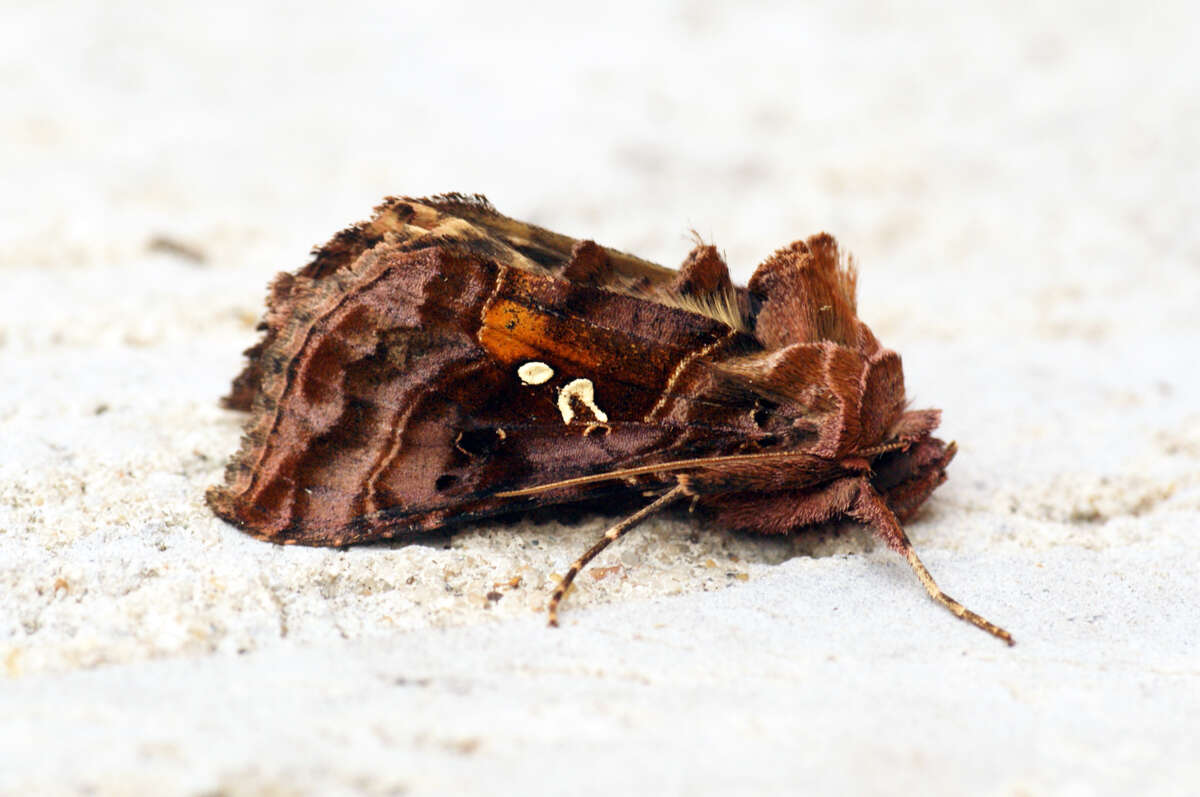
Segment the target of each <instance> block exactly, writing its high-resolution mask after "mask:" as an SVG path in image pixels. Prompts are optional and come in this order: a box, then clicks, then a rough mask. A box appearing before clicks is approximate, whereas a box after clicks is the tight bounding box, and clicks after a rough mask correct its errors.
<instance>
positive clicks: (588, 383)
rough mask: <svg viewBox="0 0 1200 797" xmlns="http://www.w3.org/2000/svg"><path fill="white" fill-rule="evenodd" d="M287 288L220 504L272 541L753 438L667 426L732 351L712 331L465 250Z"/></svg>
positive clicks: (330, 532) (367, 256)
mask: <svg viewBox="0 0 1200 797" xmlns="http://www.w3.org/2000/svg"><path fill="white" fill-rule="evenodd" d="M289 279H290V282H289V284H288V287H287V294H286V299H287V308H286V310H287V311H286V313H277V314H276V316H275V317H274V318H273V319H272V318H271V317H269V321H271V320H273V321H274V325H273V326H272V327H271V334H270V335H269V336H268V337H267V339H265V340H264V344H263V346H262V348H261V349H260V350H259V351H258V352H257V353H256V358H255V359H254V361H253V363H254V364H256V366H257V375H256V378H257V380H258V386H257V391H256V393H255V397H254V399H253V404H252V408H251V411H252V416H251V419H250V421H249V423H248V426H247V432H246V436H245V439H244V441H243V446H242V449H241V451H240V452H239V453H238V454H237V455H236V456H235V457H234V459H233V460H232V462H231V464H230V466H229V469H228V471H227V475H226V482H225V484H224V485H221V486H218V487H215V488H213V489H212V490H211V491H210V492H209V495H208V499H209V503H210V504H211V505H212V507H213V508H214V510H215V511H216V512H217V514H219V515H221V516H222V517H224V518H226V519H228V520H230V521H232V522H234V523H235V524H237V525H238V526H240V527H242V528H243V529H245V530H246V531H248V532H250V533H252V534H255V535H257V536H260V537H264V538H267V539H271V540H274V541H278V542H299V543H304V544H312V545H341V544H349V543H352V542H363V541H368V540H372V539H380V538H387V537H392V536H396V535H399V534H405V533H411V532H413V531H419V530H424V529H430V528H435V527H437V526H440V525H443V524H445V523H446V522H449V521H451V520H460V519H467V518H471V517H478V516H482V515H487V514H493V513H496V512H501V511H505V510H506V509H509V508H512V506H513V501H511V500H505V499H499V498H496V497H495V496H494V493H496V492H498V491H502V490H513V489H520V488H522V487H529V486H535V485H538V484H543V483H545V482H547V481H553V480H557V479H563V478H572V477H575V476H581V475H588V474H592V473H597V472H603V471H606V470H612V469H614V468H619V467H624V466H628V465H637V464H644V463H646V462H651V461H655V459H656V458H657V459H658V460H665V459H669V458H671V457H675V458H679V457H680V456H686V455H687V454H688V453H689V451H692V450H693V449H691V448H689V445H690V442H689V441H692V440H694V441H695V448H694V451H695V453H697V454H703V453H714V452H715V453H722V452H723V451H725V450H727V449H728V448H729V447H731V446H736V445H741V444H743V442H744V440H743V439H742V438H741V436H740V435H739V431H741V430H740V428H739V427H738V426H737V424H736V423H735V422H731V425H729V426H728V428H726V426H723V425H722V423H721V421H720V418H719V417H717V416H712V415H711V413H710V417H712V418H713V420H711V421H710V423H709V424H708V427H707V428H700V427H693V428H684V429H680V428H679V427H677V426H676V425H674V424H671V423H666V422H663V421H662V420H661V419H655V418H654V413H655V411H656V407H657V408H658V409H659V411H661V410H662V407H661V406H660V405H661V404H662V400H663V396H662V389H663V385H664V384H666V383H667V382H669V381H670V379H671V377H672V375H678V374H677V372H678V371H679V370H680V369H681V365H682V364H684V361H685V360H688V359H689V358H694V357H695V355H696V352H697V351H700V350H703V349H705V348H706V347H710V346H711V345H713V344H715V343H718V342H720V341H721V340H724V339H728V338H731V330H730V329H729V328H728V327H725V326H724V325H722V324H720V323H719V322H717V321H715V320H713V319H711V318H707V317H704V316H701V315H697V314H694V313H689V312H686V311H684V310H680V309H675V308H669V307H663V306H662V305H659V304H656V303H653V302H648V301H643V300H639V299H636V298H633V297H630V296H625V295H620V294H617V293H613V292H610V291H605V290H601V289H599V288H594V287H590V286H586V285H579V284H575V283H572V282H570V281H568V280H563V279H557V278H553V277H550V276H547V275H544V274H539V273H535V272H533V271H530V270H528V269H524V268H520V267H512V266H506V265H504V264H503V263H497V262H496V261H495V260H493V259H491V258H487V257H483V256H480V255H479V254H478V253H476V252H474V251H471V250H470V249H469V248H461V247H454V246H433V247H425V248H420V249H417V250H415V251H413V250H409V249H407V248H406V247H404V246H402V245H399V244H396V245H388V244H382V245H377V246H375V247H374V248H373V249H371V250H370V251H367V252H365V253H363V254H361V255H360V256H359V257H358V258H357V259H356V260H355V261H354V262H353V263H352V264H350V265H342V266H341V267H339V268H337V269H333V270H330V271H329V272H328V273H325V274H322V275H320V276H318V277H307V276H304V275H303V274H301V275H297V276H294V277H291V278H289ZM530 365H533V366H539V367H536V368H534V369H532V371H531V370H530V369H528V368H525V369H524V371H523V367H524V366H530ZM533 371H536V372H537V374H536V378H527V379H522V374H523V373H524V374H526V376H532V373H533ZM547 372H548V374H549V375H546V374H547ZM543 376H544V377H545V378H544V379H543V378H542V377H543ZM730 411H731V412H736V411H740V410H735V409H733V408H731V409H730ZM538 500H541V501H544V502H550V501H554V500H557V501H562V500H569V499H567V498H566V497H564V496H563V495H561V494H558V495H546V496H543V497H542V498H541V499H538ZM520 503H521V505H522V506H525V505H528V503H529V502H528V501H527V500H524V501H521V502H520Z"/></svg>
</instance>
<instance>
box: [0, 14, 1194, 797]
mask: <svg viewBox="0 0 1200 797" xmlns="http://www.w3.org/2000/svg"><path fill="white" fill-rule="evenodd" d="M0 17H2V24H0V102H2V103H3V107H4V108H5V113H4V114H3V118H2V119H0V142H2V143H3V146H2V147H0V176H2V179H3V187H4V189H5V190H4V191H2V192H0V278H2V280H3V282H2V284H0V792H3V793H12V794H25V793H49V794H59V793H64V794H71V793H85V792H86V793H98V794H149V793H153V794H231V795H234V794H236V795H242V794H271V795H277V794H284V795H287V794H307V793H322V794H338V793H345V794H358V793H366V794H403V793H407V794H446V793H467V794H508V793H523V794H543V793H544V794H561V793H564V792H567V791H569V792H570V793H573V794H580V795H590V794H613V793H625V792H634V793H654V794H680V795H683V794H687V795H697V794H713V795H717V794H720V795H727V794H743V793H780V792H785V791H786V792H795V791H797V790H801V789H803V790H804V791H805V792H808V793H839V794H840V793H846V792H859V793H889V794H894V793H898V792H904V791H912V792H921V793H928V794H961V793H983V794H1006V795H1009V794H1012V795H1016V794H1105V793H1107V794H1130V793H1148V792H1154V793H1158V794H1172V793H1178V794H1185V793H1194V792H1195V791H1196V790H1197V789H1200V763H1197V762H1198V760H1200V759H1197V757H1196V755H1195V750H1196V748H1197V743H1198V741H1200V740H1198V738H1197V737H1198V735H1200V734H1198V731H1200V697H1198V696H1200V650H1198V646H1197V641H1196V640H1197V639H1198V638H1200V608H1198V607H1197V598H1196V585H1197V584H1198V583H1200V562H1198V560H1200V542H1198V541H1197V529H1200V373H1198V369H1197V368H1196V367H1195V365H1196V354H1195V352H1196V351H1198V350H1200V311H1198V308H1200V226H1197V224H1196V219H1197V218H1200V191H1197V190H1196V186H1197V185H1198V184H1200V156H1198V155H1197V152H1198V150H1197V148H1196V146H1195V142H1196V141H1198V140H1200V84H1198V83H1197V82H1196V80H1195V79H1194V77H1193V76H1194V75H1195V74H1196V73H1197V71H1198V68H1200V63H1198V57H1197V55H1196V51H1195V46H1194V42H1193V41H1192V38H1193V36H1194V33H1193V31H1195V30H1196V28H1197V23H1200V14H1197V12H1196V11H1195V10H1193V8H1192V7H1191V6H1189V5H1187V4H1182V3H1180V4H1174V5H1172V4H1158V5H1156V6H1155V7H1154V8H1153V10H1151V9H1150V8H1148V7H1138V8H1130V9H1129V10H1127V11H1124V12H1122V11H1116V10H1113V9H1112V8H1110V7H1109V6H1108V5H1106V4H1099V3H1098V4H1094V5H1093V4H1087V3H1067V4H1059V5H1058V6H1056V7H1055V8H1054V9H1043V10H1039V11H1038V12H1037V13H1025V12H1021V11H1018V10H1016V9H1010V8H1005V7H999V6H996V5H995V4H986V3H975V4H959V5H957V6H955V7H953V8H952V9H947V8H944V7H942V6H940V5H934V4H930V5H928V6H906V7H905V8H904V9H903V10H901V9H900V8H898V7H888V6H882V5H879V4H875V3H849V4H843V3H828V4H823V5H818V6H813V7H809V8H807V9H806V10H803V11H798V10H795V9H792V8H791V7H790V6H788V5H786V4H779V5H771V4H768V5H756V6H753V7H750V8H739V9H737V10H735V9H734V7H732V6H730V7H726V6H725V4H721V3H716V2H692V3H672V4H663V5H649V4H645V3H632V4H625V3H617V4H609V5H606V6H605V8H604V10H603V13H600V12H599V11H597V10H594V9H593V10H591V11H586V12H585V11H583V10H579V11H572V10H570V9H568V8H566V7H562V6H559V5H557V4H545V5H537V6H523V7H516V8H514V7H510V6H501V5H495V4H472V3H467V4H463V3H449V4H426V5H425V6H406V5H404V4H388V5H368V4H359V3H355V2H349V3H342V4H339V5H338V6H337V7H336V9H334V10H330V9H328V8H322V7H319V6H318V5H316V4H313V5H311V6H307V5H295V4H289V5H286V6H281V5H272V4H268V3H265V2H250V3H239V4H236V5H229V6H226V7H222V6H211V5H207V4H205V5H194V4H193V5H188V4H183V3H175V4H167V5H160V6H157V7H155V8H154V9H151V8H150V7H149V6H145V5H144V4H140V3H132V2H129V3H120V2H116V3H105V4H103V5H95V6H92V7H85V8H81V7H79V4H75V3H55V2H48V3H40V4H36V5H27V6H17V5H15V4H9V5H8V7H5V8H4V9H2V10H0ZM449 190H460V191H468V192H476V191H478V192H483V193H486V194H488V195H489V196H490V198H491V199H492V200H493V201H494V202H495V204H496V205H497V206H498V207H499V208H500V209H501V210H502V211H503V212H505V213H508V214H510V215H512V216H515V217H517V218H523V219H528V220H530V221H534V222H537V223H540V224H543V225H545V226H548V227H551V228H552V229H556V230H561V231H563V232H566V233H569V234H574V235H579V236H585V237H593V238H595V239H597V240H599V241H601V242H603V243H605V244H608V245H612V246H616V247H618V248H622V249H625V250H628V251H634V252H637V253H638V254H641V255H643V256H646V257H649V258H651V259H654V260H657V261H659V262H665V263H669V264H675V263H677V262H678V261H679V260H681V259H682V257H683V256H684V254H686V252H687V250H688V248H689V230H691V229H695V230H697V231H699V232H700V233H701V234H702V235H704V236H705V237H706V238H711V239H713V240H715V241H716V242H717V243H718V245H720V246H721V247H722V248H723V249H724V251H725V253H726V255H727V257H728V259H729V261H730V263H731V266H732V268H733V270H734V272H735V275H736V276H737V277H738V278H740V279H742V280H744V279H745V278H746V277H748V276H749V274H750V272H751V270H752V269H753V267H754V265H755V264H756V263H757V262H758V261H759V260H761V259H762V258H763V257H765V256H766V255H768V254H769V253H770V252H771V251H772V250H773V249H774V248H776V247H778V246H781V245H783V244H785V243H787V242H789V241H791V240H793V239H795V238H800V237H804V236H806V235H808V234H810V233H812V232H816V231H818V230H822V229H825V230H829V231H830V232H833V233H835V234H836V235H837V236H838V237H839V239H840V240H841V242H842V244H843V246H844V247H845V248H847V249H849V250H850V251H852V252H854V253H855V255H856V256H857V258H858V261H859V263H860V270H861V278H860V302H859V309H860V314H861V316H862V317H863V319H864V320H866V321H867V323H869V324H870V325H871V326H872V328H873V329H874V331H875V332H876V334H877V335H878V336H879V337H880V339H881V340H883V341H884V343H885V344H887V345H888V346H890V347H892V348H895V349H896V350H898V351H899V352H900V353H901V354H902V355H903V356H904V362H905V371H906V376H907V381H908V386H909V394H910V396H911V397H912V398H913V400H914V403H915V405H917V406H940V407H942V408H943V410H944V413H945V414H944V426H943V432H944V436H945V437H946V438H947V439H956V440H957V442H958V444H959V447H960V453H959V455H958V458H957V459H956V460H955V462H954V463H953V465H952V466H951V469H950V481H949V482H947V484H946V485H944V486H943V487H942V488H940V489H939V490H938V491H937V492H936V493H935V494H934V497H933V499H932V500H931V501H930V502H929V504H928V505H927V507H926V509H925V510H924V511H923V512H922V513H921V515H920V516H919V517H918V519H917V520H916V521H914V522H913V523H911V524H910V526H909V533H910V536H911V537H912V538H913V541H914V543H915V544H916V546H917V547H918V550H919V551H920V552H921V554H922V556H923V557H924V559H925V561H926V562H927V564H928V565H929V567H930V569H931V570H932V572H933V573H934V575H935V576H936V577H937V578H938V579H939V581H940V582H941V583H942V585H943V586H944V587H945V588H946V590H947V591H948V592H949V593H950V594H952V595H954V596H955V597H957V598H959V599H961V600H962V601H963V602H964V603H966V604H967V605H968V606H970V607H971V608H974V609H976V610H977V611H979V612H980V613H982V614H984V615H985V616H987V617H989V618H991V619H993V620H995V621H997V622H999V623H1001V624H1002V625H1004V626H1006V627H1007V628H1009V629H1010V630H1011V631H1012V632H1013V634H1014V636H1015V637H1016V639H1017V642H1018V644H1017V646H1016V647H1014V648H1012V649H1008V648H1005V647H1004V646H1003V645H1001V644H999V643H998V642H996V641H995V640H993V639H990V638H988V637H987V636H985V635H983V634H982V633H980V632H979V631H977V630H975V629H972V628H970V627H969V626H967V625H965V624H963V623H960V622H957V621H955V620H954V619H953V618H951V617H950V616H949V615H948V614H947V613H946V612H945V611H943V610H942V609H940V608H939V607H937V606H935V605H934V604H932V603H931V602H930V601H929V600H928V599H927V597H926V596H925V594H924V592H923V591H922V590H921V588H920V586H919V584H918V583H917V582H916V579H915V578H914V577H913V576H912V574H911V572H910V571H909V570H908V568H907V567H906V566H905V564H904V563H903V562H901V561H899V560H898V559H897V558H896V557H895V556H894V555H892V554H890V553H889V552H888V551H887V550H885V549H884V548H883V547H882V546H878V545H876V544H875V543H874V542H873V541H872V540H871V539H870V538H869V537H868V536H866V535H864V534H862V533H860V532H857V531H855V530H854V529H852V528H843V529H841V530H838V529H830V530H827V532H826V533H824V534H822V535H812V536H807V537H804V538H798V539H794V540H763V539H755V538H749V537H745V536H737V535H733V534H730V533H728V532H726V531H723V530H722V529H719V528H716V527H714V526H713V525H711V524H709V523H706V522H704V521H703V520H702V519H699V518H695V517H689V516H688V515H687V513H686V512H679V513H675V514H669V515H664V516H661V517H658V518H655V519H654V520H652V521H649V522H647V523H645V524H644V525H643V526H641V527H639V528H638V529H637V530H636V531H634V532H632V533H631V534H630V535H628V536H627V537H626V538H625V539H624V540H622V541H621V543H620V544H619V545H618V546H614V547H613V548H611V549H609V550H608V551H606V552H605V553H604V554H603V556H602V557H600V559H598V560H597V561H596V562H595V563H594V565H593V568H592V569H591V570H589V571H585V573H584V574H583V576H582V577H581V579H580V581H579V582H578V588H577V589H576V590H574V591H573V593H572V594H571V596H570V598H569V600H568V602H567V604H566V606H565V610H564V614H563V621H564V627H563V628H561V629H559V630H557V631H551V630H548V629H546V628H545V626H544V622H545V618H544V613H543V612H544V607H545V601H546V598H547V594H548V591H549V589H550V588H552V585H553V580H554V577H555V576H556V575H557V574H559V573H562V572H563V571H564V570H565V568H566V567H567V565H568V564H569V563H570V561H571V560H572V559H573V558H574V557H575V556H577V555H578V554H579V553H580V552H582V551H583V550H584V549H585V548H586V547H587V546H588V545H589V544H590V543H591V542H592V541H593V540H594V539H595V538H596V537H597V536H598V535H599V534H600V533H601V532H602V530H603V529H604V527H605V525H606V524H607V523H608V522H611V519H610V518H603V517H596V516H592V515H584V516H576V515H575V514H572V513H565V514H564V515H562V516H561V517H552V518H540V519H538V520H537V521H536V522H529V523H524V524H514V525H493V526H474V527H469V528H466V529H463V530H461V531H460V532H458V533H456V534H454V535H449V534H446V535H440V536H431V537H425V538H421V539H418V540H415V541H414V542H413V543H412V544H409V545H388V546H370V547H361V548H353V549H350V550H346V551H340V550H313V549H303V548H288V549H284V548H279V547H275V546H271V545H268V544H265V543H261V542H257V541H255V540H252V539H250V538H248V537H246V536H244V535H242V534H240V533H239V532H238V531H236V530H235V529H233V528H232V527H230V526H228V525H226V524H224V523H222V522H220V521H218V520H216V519H215V518H214V517H212V516H211V514H210V513H209V512H208V511H207V509H206V507H205V505H204V503H203V493H204V489H205V487H206V486H208V485H209V484H211V483H212V482H214V481H215V480H217V479H218V478H219V476H220V473H221V469H222V465H223V462H224V460H225V458H226V457H227V456H228V455H229V453H231V452H232V451H233V449H234V448H235V447H236V444H237V438H238V429H239V418H238V417H237V416H236V415H235V414H233V413H230V412H226V411H224V410H221V409H219V408H218V407H217V404H216V399H217V397H218V396H219V395H220V394H221V393H222V392H223V391H224V390H225V388H226V386H227V384H228V380H229V379H230V378H231V377H232V376H233V374H234V373H235V372H236V371H237V369H238V368H239V365H240V355H239V352H240V351H241V350H242V349H243V348H245V347H246V346H247V345H249V344H250V343H251V342H252V341H253V340H254V338H255V335H254V331H253V326H254V323H255V322H256V320H257V316H258V314H259V312H260V309H261V304H262V299H263V296H264V294H265V287H266V284H267V281H268V280H269V278H270V277H271V276H272V274H273V273H274V272H275V271H277V270H280V269H292V268H295V267H297V266H299V265H301V264H302V263H303V262H304V261H305V258H306V253H307V250H308V248H309V247H310V246H312V245H313V244H316V243H320V242H322V241H324V240H325V239H327V238H328V237H329V235H331V234H332V233H333V232H335V231H336V230H338V229H340V228H341V227H343V226H345V225H346V224H348V223H350V222H352V221H355V220H358V219H362V218H365V217H366V216H367V215H368V214H369V212H370V209H371V207H372V205H373V204H374V203H375V202H376V201H377V200H378V199H379V198H381V197H382V196H384V195H385V194H389V193H406V194H412V195H420V194H425V193H436V192H442V191H449ZM156 239H159V240H160V243H159V244H155V243H154V242H155V240H156ZM162 239H168V240H171V241H174V242H177V243H178V244H182V245H183V246H184V247H185V248H188V249H189V250H190V249H194V250H195V251H194V252H190V251H185V252H181V251H179V249H178V248H175V249H172V248H171V247H169V246H163V245H161V240H162ZM193 255H198V256H199V258H198V259H197V258H196V257H194V256H193ZM517 576H520V583H519V586H517V587H509V586H503V585H502V586H498V587H497V586H496V585H497V584H503V582H509V581H510V580H511V579H514V578H515V577H517ZM489 593H493V595H492V597H490V598H489V597H488V594H489ZM495 594H499V595H500V597H499V598H496V597H495Z"/></svg>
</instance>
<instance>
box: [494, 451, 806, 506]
mask: <svg viewBox="0 0 1200 797" xmlns="http://www.w3.org/2000/svg"><path fill="white" fill-rule="evenodd" d="M764 459H812V455H810V454H797V453H796V452H794V451H767V452H762V453H758V454H730V455H729V456H724V457H696V458H695V459H677V460H674V461H673V462H660V463H658V464H656V465H639V466H638V467H636V468H621V469H619V470H609V471H605V472H604V473H593V474H592V475H590V476H576V477H575V478H573V479H563V480H562V481H557V482H547V483H546V484H538V485H535V486H533V487H523V488H522V489H520V490H505V491H504V492H499V493H492V496H493V497H495V498H519V497H521V496H526V495H537V494H538V493H544V492H548V491H549V490H557V489H560V488H563V487H579V486H582V485H585V484H596V483H598V482H607V481H612V480H614V479H624V478H626V477H629V476H645V475H647V474H651V473H669V472H671V471H675V470H687V469H688V468H699V467H703V466H705V465H727V464H730V463H736V462H754V461H757V460H764Z"/></svg>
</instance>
